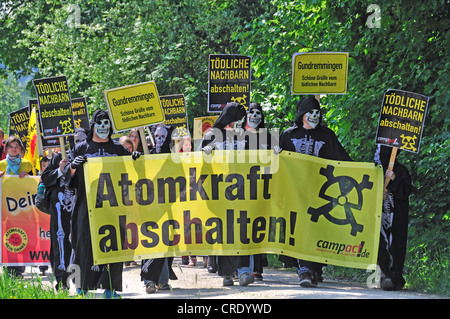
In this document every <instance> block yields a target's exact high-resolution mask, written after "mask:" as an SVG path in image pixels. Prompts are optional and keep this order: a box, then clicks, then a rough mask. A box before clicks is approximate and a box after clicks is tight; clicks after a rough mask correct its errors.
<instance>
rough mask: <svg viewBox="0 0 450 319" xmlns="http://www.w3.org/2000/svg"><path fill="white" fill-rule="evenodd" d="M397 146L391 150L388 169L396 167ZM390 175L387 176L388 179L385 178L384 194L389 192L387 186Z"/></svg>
mask: <svg viewBox="0 0 450 319" xmlns="http://www.w3.org/2000/svg"><path fill="white" fill-rule="evenodd" d="M397 150H398V148H397V147H393V148H392V152H391V159H390V160H389V166H388V170H390V171H392V170H393V169H394V162H395V157H396V156H397ZM389 180H390V179H389V177H386V179H385V180H384V194H385V195H386V194H387V186H388V184H389Z"/></svg>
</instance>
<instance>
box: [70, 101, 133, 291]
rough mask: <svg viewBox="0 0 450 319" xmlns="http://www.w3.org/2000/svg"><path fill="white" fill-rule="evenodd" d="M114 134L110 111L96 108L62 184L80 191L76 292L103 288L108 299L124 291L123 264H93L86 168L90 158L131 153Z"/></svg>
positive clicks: (74, 218)
mask: <svg viewBox="0 0 450 319" xmlns="http://www.w3.org/2000/svg"><path fill="white" fill-rule="evenodd" d="M112 133H113V127H112V125H111V121H110V119H109V116H108V113H107V112H105V111H103V110H101V109H97V110H96V111H95V112H94V114H93V115H92V119H91V127H90V131H89V134H88V137H87V139H86V141H84V142H82V143H80V144H78V145H76V146H75V148H74V149H73V151H72V158H73V160H72V161H70V162H69V163H68V164H67V165H66V166H65V167H64V173H63V177H62V178H63V182H62V186H67V187H70V188H76V189H77V194H78V196H77V200H76V202H75V207H74V211H73V215H72V239H73V240H72V245H73V249H74V256H75V258H74V264H76V265H78V267H79V268H80V275H81V278H80V282H81V286H80V287H77V292H78V293H79V294H86V293H87V291H88V290H91V289H92V290H95V289H97V288H99V287H103V288H104V289H105V292H104V297H105V298H120V295H118V294H117V293H116V291H122V271H123V263H122V262H119V263H111V264H108V265H94V262H93V257H92V244H91V233H90V228H89V215H88V208H87V198H86V190H85V180H84V169H83V164H84V163H85V162H86V161H87V158H88V157H106V156H124V155H130V152H129V151H128V149H126V148H125V147H124V146H123V145H121V144H119V143H116V142H114V141H113V140H112V139H111V135H112Z"/></svg>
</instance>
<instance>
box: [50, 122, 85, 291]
mask: <svg viewBox="0 0 450 319" xmlns="http://www.w3.org/2000/svg"><path fill="white" fill-rule="evenodd" d="M85 139H86V131H85V130H84V129H83V128H78V129H76V131H75V136H74V137H69V144H70V148H71V150H72V149H73V148H74V146H75V145H74V142H75V144H78V143H81V142H82V141H84V140H85ZM70 159H72V157H71V153H70V152H68V154H67V157H66V158H65V159H63V158H62V154H61V152H59V153H56V154H54V155H53V157H52V159H51V161H50V163H49V164H48V166H47V168H46V169H45V170H44V171H43V172H42V175H41V183H43V184H44V186H45V188H46V196H47V197H48V200H49V208H48V210H49V213H50V263H51V266H52V269H53V273H54V276H55V279H56V289H57V290H58V289H61V288H62V289H68V288H69V286H68V282H67V278H68V276H69V272H68V270H69V266H70V264H71V258H72V257H73V254H72V239H71V220H72V213H73V209H74V207H75V205H74V204H75V202H76V198H77V193H76V189H74V188H69V187H66V186H62V185H61V177H62V175H63V170H64V167H65V166H66V165H67V163H68V162H69V160H70Z"/></svg>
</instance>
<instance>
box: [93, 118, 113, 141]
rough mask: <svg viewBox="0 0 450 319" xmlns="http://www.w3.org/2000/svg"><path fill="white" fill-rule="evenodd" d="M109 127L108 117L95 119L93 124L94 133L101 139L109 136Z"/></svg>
mask: <svg viewBox="0 0 450 319" xmlns="http://www.w3.org/2000/svg"><path fill="white" fill-rule="evenodd" d="M110 128H111V122H110V121H109V120H108V119H103V120H100V121H97V123H95V124H94V130H95V134H97V136H98V137H99V138H100V139H102V140H105V139H107V138H108V137H109V130H110Z"/></svg>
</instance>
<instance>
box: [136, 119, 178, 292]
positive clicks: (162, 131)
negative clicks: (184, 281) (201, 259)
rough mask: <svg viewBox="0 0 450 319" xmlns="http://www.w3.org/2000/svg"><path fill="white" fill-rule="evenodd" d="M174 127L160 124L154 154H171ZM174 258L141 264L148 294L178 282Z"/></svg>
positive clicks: (156, 132)
mask: <svg viewBox="0 0 450 319" xmlns="http://www.w3.org/2000/svg"><path fill="white" fill-rule="evenodd" d="M174 130H175V128H174V127H173V126H170V125H164V124H158V125H156V129H155V132H154V135H155V143H156V147H155V148H153V149H152V152H151V153H152V154H160V153H170V144H171V142H172V132H173V131H174ZM141 154H142V153H141V152H139V151H133V153H132V155H131V156H132V157H133V159H134V160H137V159H138V158H139V157H140V156H141ZM172 263H173V257H167V258H152V259H143V260H142V264H141V280H142V281H143V282H144V284H145V291H146V292H147V293H148V294H152V293H155V292H156V288H158V290H169V289H170V286H169V279H171V280H177V279H178V278H177V276H176V275H175V273H174V271H173V270H172Z"/></svg>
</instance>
